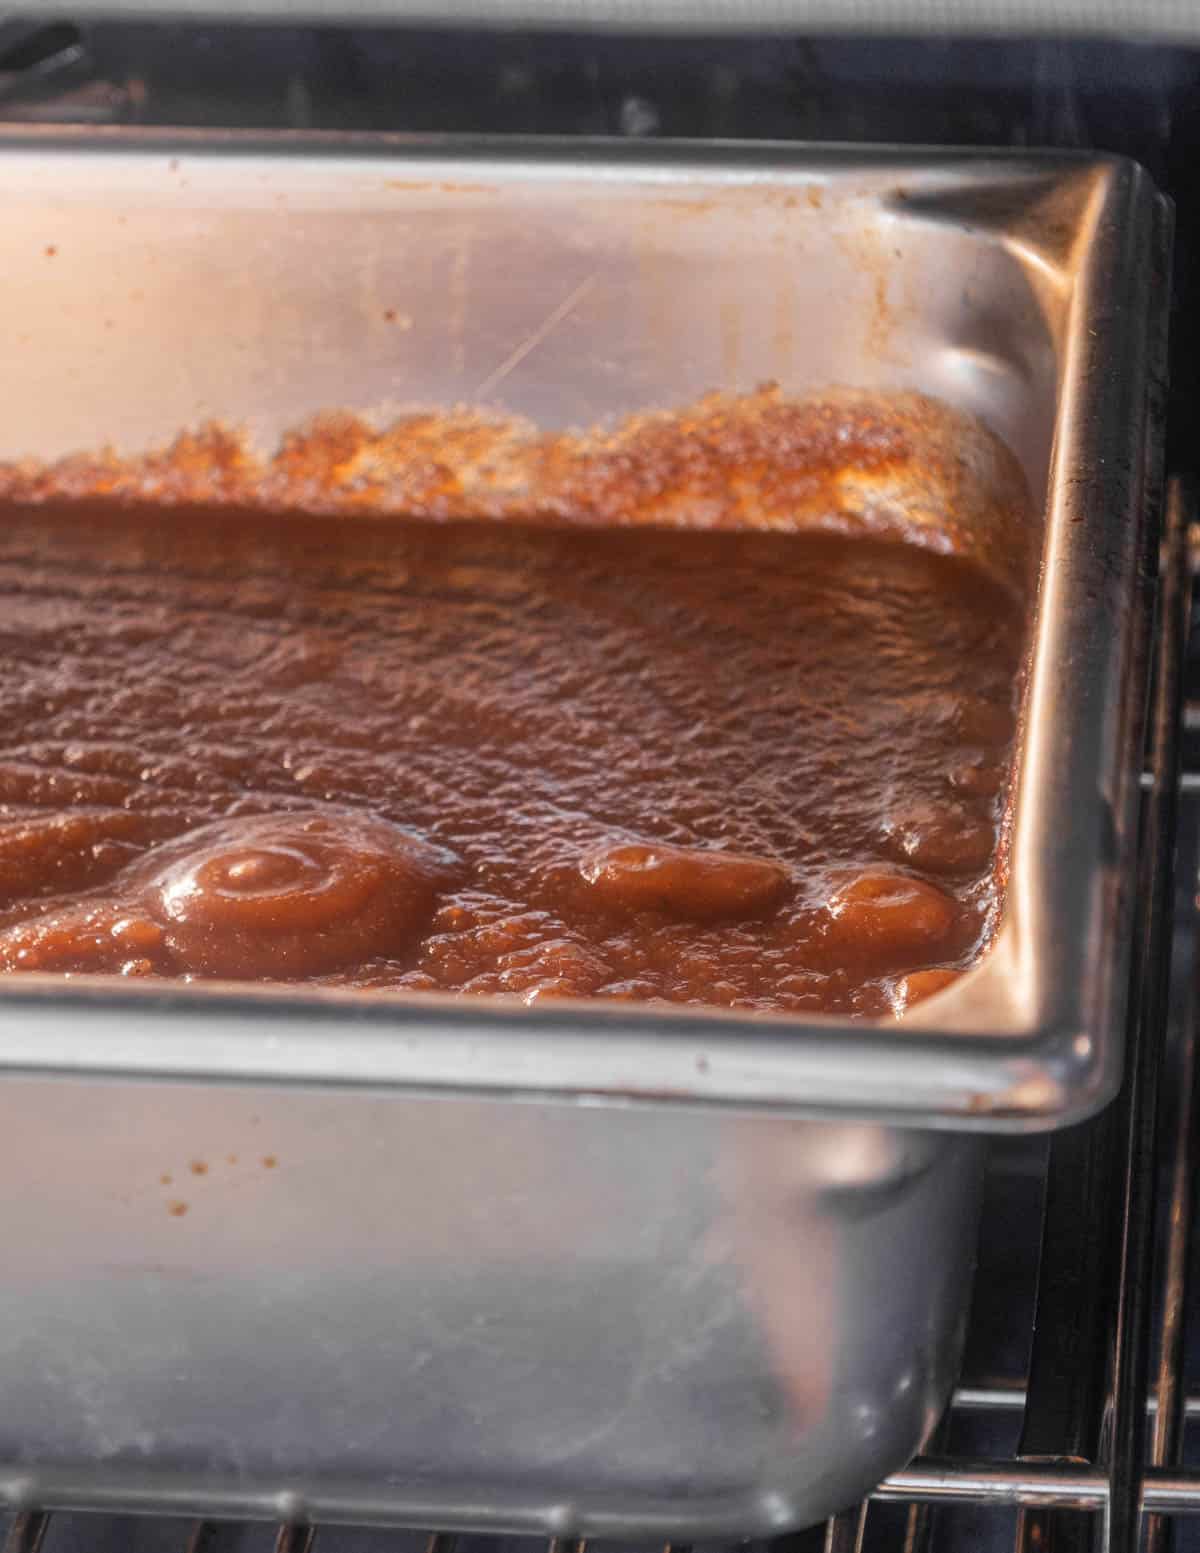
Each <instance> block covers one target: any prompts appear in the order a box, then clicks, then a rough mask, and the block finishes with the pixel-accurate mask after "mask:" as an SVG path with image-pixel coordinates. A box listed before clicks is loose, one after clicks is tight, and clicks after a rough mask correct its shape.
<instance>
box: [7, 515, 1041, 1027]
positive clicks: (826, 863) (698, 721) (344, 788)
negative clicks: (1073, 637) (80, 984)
mask: <svg viewBox="0 0 1200 1553" xmlns="http://www.w3.org/2000/svg"><path fill="white" fill-rule="evenodd" d="M0 591H2V592H3V596H4V617H3V618H4V626H3V631H4V638H5V646H6V654H7V660H8V671H7V673H6V675H5V679H4V682H3V685H2V686H0V971H5V972H16V971H42V972H54V973H60V974H71V975H79V974H84V973H109V974H123V975H127V976H150V977H180V976H183V977H196V978H223V979H234V980H237V979H243V980H258V981H261V980H283V981H305V980H307V981H314V982H319V983H321V984H324V985H332V986H340V987H352V988H358V989H362V990H363V991H374V992H388V991H392V992H405V991H420V992H446V993H467V994H476V995H477V994H490V995H507V996H515V997H519V998H521V999H523V1000H525V1001H526V1002H533V1001H536V1000H539V999H542V998H547V997H563V996H567V997H596V998H615V999H629V1000H640V1001H654V1000H666V1001H669V1002H673V1003H692V1004H707V1005H715V1006H719V1007H729V1008H741V1009H763V1010H776V1011H800V1012H833V1013H851V1014H860V1015H873V1014H885V1013H888V1012H894V1011H899V1010H902V1009H903V1008H904V1007H905V1006H906V1005H907V1004H908V1003H909V1002H911V1001H915V1000H916V999H917V998H919V997H923V996H928V995H929V994H930V993H931V992H934V991H936V990H939V989H940V988H941V987H943V986H945V985H947V984H948V983H949V982H950V981H951V980H953V978H954V977H955V976H956V975H957V974H959V973H960V972H961V971H962V970H963V969H964V968H966V967H967V966H969V965H970V964H971V963H972V962H973V961H974V959H976V958H977V956H978V955H979V953H980V952H981V950H982V948H983V947H984V946H985V944H986V942H987V939H988V937H989V935H990V933H991V931H992V929H993V927H994V922H995V916H996V911H997V906H998V894H999V885H998V877H999V868H998V862H997V856H998V853H997V848H998V840H999V835H1000V826H1001V819H1002V812H1003V803H1004V791H1005V786H1006V776H1007V771H1008V765H1009V760H1010V753H1011V743H1012V739H1013V729H1014V717H1015V707H1016V690H1017V679H1018V670H1019V661H1020V654H1021V648H1022V639H1023V629H1022V614H1023V612H1022V610H1021V608H1020V606H1019V604H1018V603H1017V601H1016V599H1015V597H1014V596H1013V595H1012V594H1010V593H1009V592H1008V591H1007V590H1005V589H1004V588H1002V587H1000V586H999V585H997V584H996V583H995V582H993V581H991V580H989V578H988V577H987V576H986V575H985V574H984V573H983V572H982V570H980V569H979V568H977V567H976V566H975V565H974V564H973V563H972V562H970V561H968V560H965V559H963V558H960V557H954V556H948V555H939V554H936V553H934V552H932V551H931V550H928V549H917V548H915V547H912V546H909V545H905V544H902V543H899V542H887V541H880V540H873V539H867V538H863V537H847V536H831V535H822V534H817V533H801V534H782V533H748V532H747V533H738V532H732V531H725V532H711V533H701V532H690V533H689V532H678V531H677V532H660V531H637V530H625V531H617V530H604V529H591V530H583V529H571V528H568V527H565V526H563V527H532V526H522V525H519V524H516V523H509V522H504V523H495V524H486V525H485V524H478V523H448V524H440V525H438V524H430V523H422V522H416V521H399V520H397V521H387V522H384V521H379V522H375V523H371V524H357V523H353V522H347V521H338V520H336V519H322V518H301V517H297V516H291V517H288V518H286V519H284V518H272V517H270V516H266V515H262V514H255V513H249V512H243V513H236V512H233V513H231V512H229V511H221V510H211V511H198V510H192V511H186V510H175V511H172V512H169V513H164V512H156V511H152V510H147V509H122V508H120V507H116V506H112V505H108V506H106V505H104V504H99V503H95V504H89V503H86V502H74V503H65V504H57V505H56V504H54V503H50V504H47V505H43V506H40V507H36V508H33V507H31V508H20V507H10V509H9V510H8V511H6V512H5V513H4V522H3V526H2V530H0Z"/></svg>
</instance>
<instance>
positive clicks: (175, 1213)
mask: <svg viewBox="0 0 1200 1553" xmlns="http://www.w3.org/2000/svg"><path fill="white" fill-rule="evenodd" d="M187 1211H188V1205H187V1203H185V1202H181V1201H180V1200H179V1198H177V1197H176V1198H172V1200H171V1201H170V1202H169V1203H168V1204H167V1212H168V1213H169V1214H170V1215H171V1217H172V1218H173V1219H182V1218H183V1216H184V1214H185V1213H186V1212H187Z"/></svg>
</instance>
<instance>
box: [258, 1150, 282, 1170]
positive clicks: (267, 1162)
mask: <svg viewBox="0 0 1200 1553" xmlns="http://www.w3.org/2000/svg"><path fill="white" fill-rule="evenodd" d="M278 1163H279V1160H278V1159H277V1158H276V1157H275V1155H274V1154H264V1155H263V1157H262V1167H263V1169H264V1170H274V1169H275V1167H276V1165H278Z"/></svg>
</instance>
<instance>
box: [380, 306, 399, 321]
mask: <svg viewBox="0 0 1200 1553" xmlns="http://www.w3.org/2000/svg"><path fill="white" fill-rule="evenodd" d="M383 321H384V323H386V324H394V323H395V322H396V309H395V308H394V307H385V308H384V310H383Z"/></svg>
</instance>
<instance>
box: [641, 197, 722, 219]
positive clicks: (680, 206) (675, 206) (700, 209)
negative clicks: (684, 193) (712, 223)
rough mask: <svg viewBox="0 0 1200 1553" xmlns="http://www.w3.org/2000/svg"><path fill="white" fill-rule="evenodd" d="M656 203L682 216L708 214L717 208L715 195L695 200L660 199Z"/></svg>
mask: <svg viewBox="0 0 1200 1553" xmlns="http://www.w3.org/2000/svg"><path fill="white" fill-rule="evenodd" d="M654 203H655V205H657V206H660V207H661V208H662V209H663V210H670V211H674V212H675V213H676V214H677V215H680V216H708V215H711V214H712V212H713V211H714V210H716V208H717V200H716V198H715V197H711V198H709V199H694V200H684V199H658V200H655V202H654Z"/></svg>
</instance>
